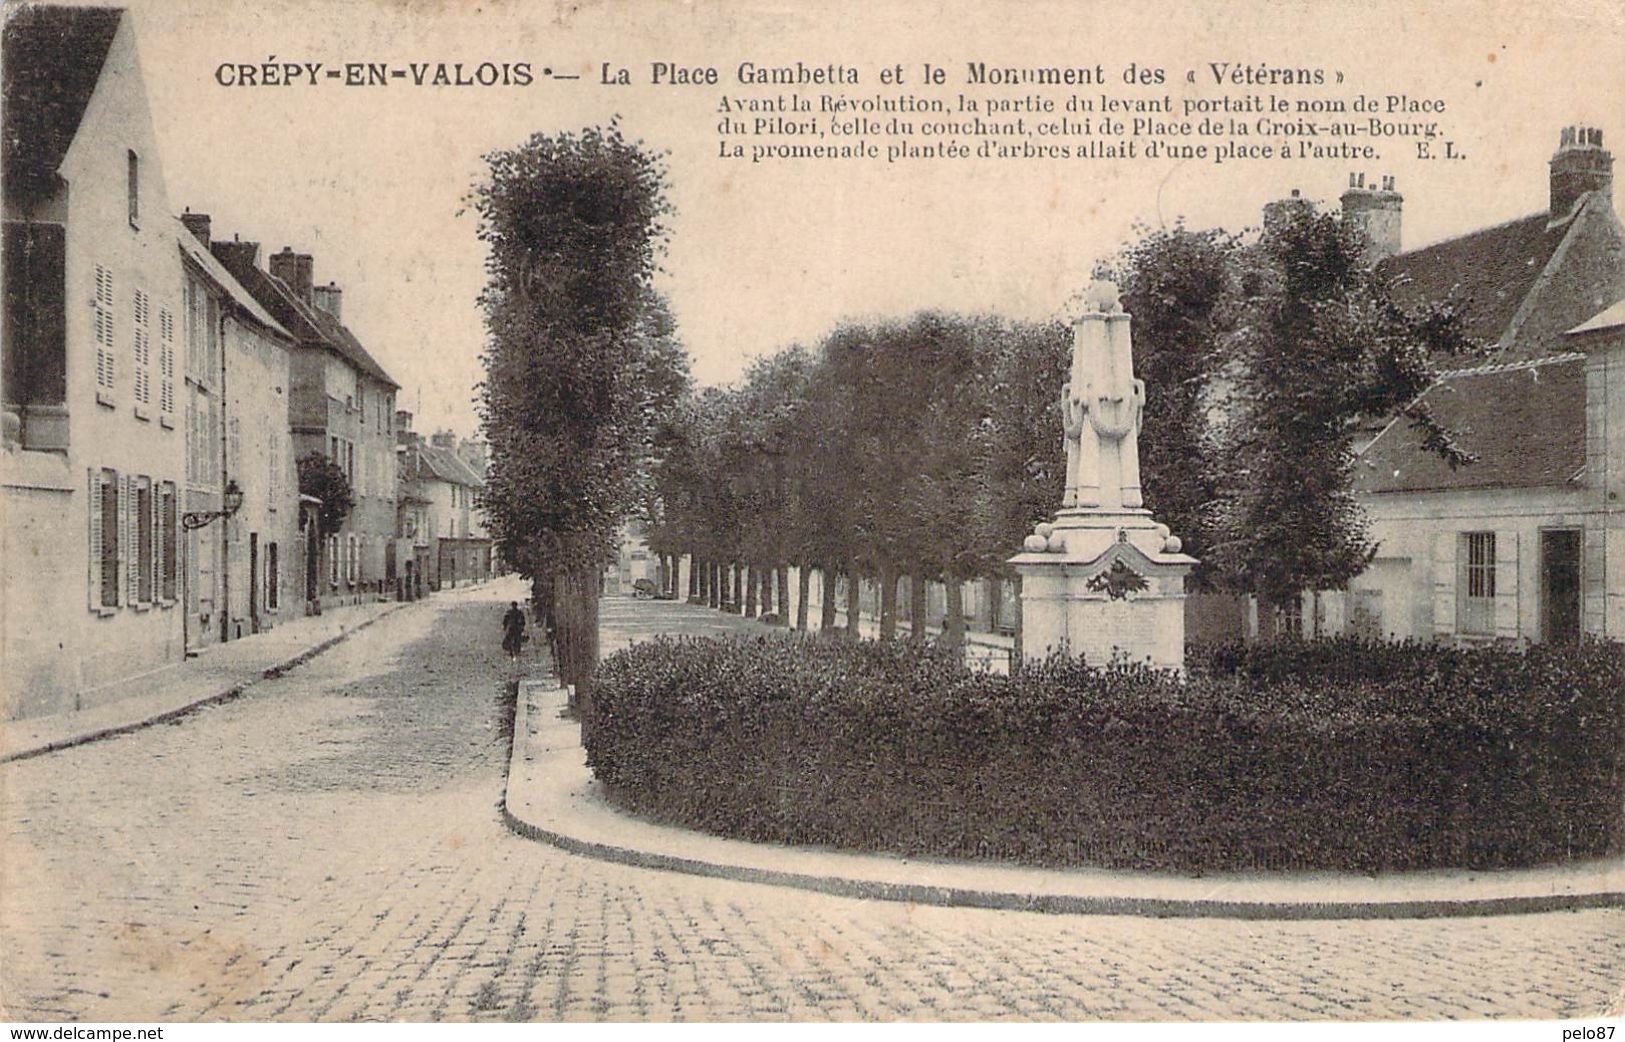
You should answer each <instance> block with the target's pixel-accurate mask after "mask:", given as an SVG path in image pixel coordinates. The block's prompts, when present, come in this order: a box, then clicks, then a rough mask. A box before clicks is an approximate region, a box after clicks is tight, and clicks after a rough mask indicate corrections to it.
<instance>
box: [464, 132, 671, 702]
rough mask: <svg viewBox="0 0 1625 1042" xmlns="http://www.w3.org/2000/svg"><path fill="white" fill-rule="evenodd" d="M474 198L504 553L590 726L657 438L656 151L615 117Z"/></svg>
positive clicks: (481, 187) (494, 158) (521, 152)
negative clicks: (601, 598) (482, 256)
mask: <svg viewBox="0 0 1625 1042" xmlns="http://www.w3.org/2000/svg"><path fill="white" fill-rule="evenodd" d="M485 159H486V162H487V164H488V166H489V175H488V177H487V178H486V179H485V180H484V181H482V182H481V183H479V184H476V185H475V186H474V189H473V191H472V192H471V194H470V197H469V205H470V206H471V207H472V209H473V210H474V211H475V212H476V214H477V215H478V217H479V237H480V239H481V240H482V241H483V242H485V244H486V246H487V248H488V250H489V256H488V258H487V261H486V276H487V284H486V287H485V290H484V291H483V292H482V294H481V296H480V303H481V305H482V307H483V308H484V311H485V318H486V328H487V343H486V351H485V357H484V362H485V368H486V379H485V381H484V383H483V384H482V386H481V400H480V406H481V414H482V419H483V421H484V426H485V434H486V438H487V440H488V442H489V443H490V446H491V465H490V472H489V475H488V477H487V484H486V492H485V504H486V510H487V513H488V516H489V518H490V523H491V527H492V530H493V535H494V537H495V540H496V543H497V545H498V547H499V548H500V550H501V552H502V554H503V556H504V557H505V558H506V559H507V560H510V561H512V562H513V563H514V564H515V566H516V567H517V568H518V569H519V571H520V573H521V574H522V575H524V576H526V577H527V578H529V579H530V580H531V583H532V590H533V598H534V599H535V601H536V602H537V604H538V606H539V607H540V608H541V609H542V610H543V612H544V614H546V615H550V616H551V618H550V621H551V623H552V625H553V626H554V627H555V637H556V640H555V644H556V647H557V650H558V655H559V662H558V667H559V672H560V677H561V679H562V680H563V681H564V682H565V683H567V684H572V685H574V688H575V691H576V693H577V697H578V700H579V708H580V710H581V712H582V715H583V717H584V719H585V721H586V723H587V724H588V725H589V726H590V723H591V691H590V687H589V683H588V678H589V676H590V674H591V671H592V668H593V666H594V665H595V663H596V659H597V651H598V611H597V602H598V590H599V579H600V572H601V570H602V568H603V566H604V564H605V563H606V562H607V561H608V560H610V558H611V555H612V553H613V549H614V546H615V542H616V539H617V536H618V533H619V530H620V526H621V523H622V522H623V520H624V519H625V517H626V516H627V513H628V511H629V510H630V509H631V508H632V507H633V505H634V503H635V501H636V498H637V492H638V480H637V478H638V473H639V464H640V462H641V461H642V460H643V458H644V456H645V453H646V451H647V448H648V446H649V445H650V443H651V438H652V435H651V426H652V423H653V406H652V404H651V402H652V400H653V399H654V398H655V397H657V395H658V393H660V392H659V391H658V390H657V388H656V387H655V386H654V384H656V383H658V380H656V379H654V378H655V377H656V376H657V375H662V374H666V373H668V372H669V367H663V366H662V365H660V364H658V363H657V362H656V361H654V356H656V355H658V354H659V352H660V350H661V345H662V344H664V342H665V340H664V338H662V337H661V336H659V335H651V333H650V323H651V322H652V321H654V319H653V318H652V317H651V303H650V289H649V287H650V281H651V279H652V277H653V275H654V272H655V267H656V257H657V254H658V253H659V251H660V250H661V249H662V248H663V245H664V242H665V236H666V230H665V225H664V221H665V218H666V216H667V215H668V213H669V211H670V207H669V204H668V203H667V201H666V171H665V166H664V163H663V161H662V160H661V158H660V157H659V156H657V155H655V154H653V153H651V152H650V151H648V150H647V149H645V148H644V147H643V146H642V145H641V144H640V143H634V142H629V141H627V140H625V139H624V138H623V137H622V135H621V133H620V130H619V128H618V127H616V126H615V125H614V124H613V123H612V124H611V125H610V126H609V127H607V128H602V127H590V128H587V129H585V130H582V131H581V132H579V133H565V134H556V135H546V134H537V135H534V136H533V137H531V138H530V140H529V141H527V142H525V143H524V144H523V145H520V146H518V147H517V148H512V149H505V150H499V151H496V152H493V153H491V154H489V155H487V156H486V157H485Z"/></svg>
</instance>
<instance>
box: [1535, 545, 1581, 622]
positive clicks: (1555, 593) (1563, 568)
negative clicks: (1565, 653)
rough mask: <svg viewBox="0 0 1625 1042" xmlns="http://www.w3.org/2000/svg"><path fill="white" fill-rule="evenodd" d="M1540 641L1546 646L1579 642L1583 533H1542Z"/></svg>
mask: <svg viewBox="0 0 1625 1042" xmlns="http://www.w3.org/2000/svg"><path fill="white" fill-rule="evenodd" d="M1540 618H1541V626H1540V637H1541V640H1543V641H1545V642H1547V643H1561V642H1563V641H1571V640H1578V639H1579V638H1580V532H1579V530H1578V529H1552V530H1548V531H1543V532H1541V533H1540Z"/></svg>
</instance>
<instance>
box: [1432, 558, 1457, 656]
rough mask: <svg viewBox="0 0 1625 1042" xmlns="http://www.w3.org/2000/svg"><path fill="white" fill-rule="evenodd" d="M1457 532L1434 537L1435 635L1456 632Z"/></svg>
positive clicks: (1439, 635)
mask: <svg viewBox="0 0 1625 1042" xmlns="http://www.w3.org/2000/svg"><path fill="white" fill-rule="evenodd" d="M1459 538H1460V537H1459V536H1458V535H1457V534H1456V533H1455V532H1440V533H1438V534H1437V535H1435V536H1434V537H1433V634H1434V636H1436V637H1449V636H1454V635H1455V632H1456V582H1457V576H1456V541H1457V540H1458V539H1459Z"/></svg>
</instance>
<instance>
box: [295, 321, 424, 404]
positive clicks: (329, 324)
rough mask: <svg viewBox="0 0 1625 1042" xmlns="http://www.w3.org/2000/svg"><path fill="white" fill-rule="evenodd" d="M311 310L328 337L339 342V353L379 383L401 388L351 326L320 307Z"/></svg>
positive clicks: (396, 388)
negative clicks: (357, 336) (362, 343)
mask: <svg viewBox="0 0 1625 1042" xmlns="http://www.w3.org/2000/svg"><path fill="white" fill-rule="evenodd" d="M310 310H311V311H312V312H313V313H314V314H315V316H316V321H317V322H319V323H321V326H322V329H323V330H324V331H325V332H326V333H327V337H328V339H329V340H332V341H334V342H335V343H337V344H338V347H339V353H340V354H342V355H343V356H344V357H345V358H346V359H348V360H349V361H350V363H351V364H352V365H354V366H355V367H356V368H357V369H359V370H361V371H362V372H363V373H366V374H367V375H368V376H370V377H372V378H373V379H374V380H377V381H378V382H379V383H382V384H385V385H387V386H389V387H392V388H394V389H395V390H397V391H398V390H400V389H401V385H400V384H398V383H396V382H395V380H394V378H393V377H391V376H390V375H389V374H388V373H387V372H385V371H384V367H383V366H381V365H379V364H378V361H377V359H375V358H373V357H372V355H371V354H369V353H368V351H367V349H366V348H365V347H362V346H361V341H359V340H357V339H356V338H355V334H354V333H352V332H350V327H348V326H346V325H345V324H344V323H342V322H340V321H339V320H338V319H336V318H334V317H333V316H332V315H329V314H328V313H327V312H325V311H323V310H322V309H321V308H319V307H312V308H311V309H310Z"/></svg>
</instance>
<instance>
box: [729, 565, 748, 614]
mask: <svg viewBox="0 0 1625 1042" xmlns="http://www.w3.org/2000/svg"><path fill="white" fill-rule="evenodd" d="M733 595H734V596H733V601H732V602H731V604H730V607H731V608H732V610H733V613H734V614H735V615H738V614H739V613H740V612H741V611H743V610H744V607H745V569H744V568H743V567H742V566H741V565H737V564H736V565H734V566H733Z"/></svg>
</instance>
